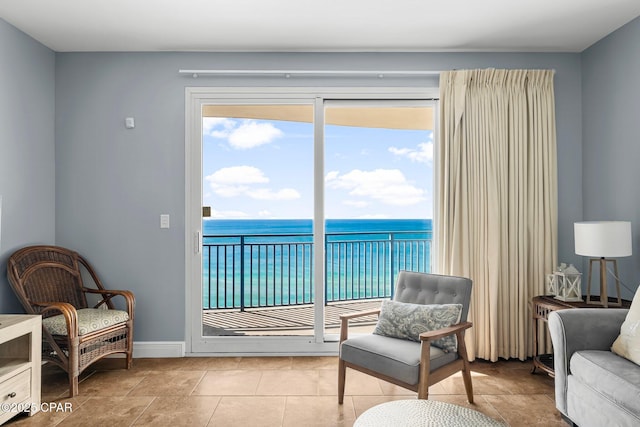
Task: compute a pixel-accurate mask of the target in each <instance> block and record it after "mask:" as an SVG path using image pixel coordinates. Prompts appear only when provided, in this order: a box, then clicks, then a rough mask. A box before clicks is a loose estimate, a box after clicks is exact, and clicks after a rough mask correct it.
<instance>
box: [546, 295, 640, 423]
mask: <svg viewBox="0 0 640 427" xmlns="http://www.w3.org/2000/svg"><path fill="white" fill-rule="evenodd" d="M627 312H628V310H627V309H617V308H616V309H602V308H576V309H568V310H560V311H555V312H552V313H550V314H549V331H550V333H551V341H552V343H553V353H554V369H555V392H556V393H555V397H556V407H557V408H558V410H559V411H560V412H562V414H563V415H564V416H565V417H566V418H568V420H567V421H570V422H573V423H575V424H577V425H579V426H580V427H589V426H597V427H603V426H616V427H617V426H636V427H637V426H640V366H638V365H636V364H635V363H633V362H631V361H629V360H627V359H625V358H622V357H620V356H618V355H616V354H615V353H612V352H611V351H610V350H611V345H612V344H613V341H615V339H616V338H617V337H618V335H619V334H620V326H621V325H622V322H624V319H625V317H626V315H627Z"/></svg>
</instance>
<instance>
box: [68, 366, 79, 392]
mask: <svg viewBox="0 0 640 427" xmlns="http://www.w3.org/2000/svg"><path fill="white" fill-rule="evenodd" d="M77 395H78V376H77V375H74V373H73V372H69V397H75V396H77Z"/></svg>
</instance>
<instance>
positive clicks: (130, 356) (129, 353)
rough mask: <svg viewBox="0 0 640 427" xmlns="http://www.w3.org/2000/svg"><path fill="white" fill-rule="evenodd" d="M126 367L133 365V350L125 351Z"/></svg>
mask: <svg viewBox="0 0 640 427" xmlns="http://www.w3.org/2000/svg"><path fill="white" fill-rule="evenodd" d="M125 363H126V366H125V367H126V368H127V369H131V366H132V365H133V352H132V351H127V357H126V362H125Z"/></svg>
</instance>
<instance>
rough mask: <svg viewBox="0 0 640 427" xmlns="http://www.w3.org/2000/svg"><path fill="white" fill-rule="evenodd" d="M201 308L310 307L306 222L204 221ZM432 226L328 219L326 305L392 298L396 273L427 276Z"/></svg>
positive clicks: (309, 236) (426, 221) (418, 221)
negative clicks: (412, 272) (407, 271)
mask: <svg viewBox="0 0 640 427" xmlns="http://www.w3.org/2000/svg"><path fill="white" fill-rule="evenodd" d="M203 235H204V237H203V308H205V309H215V308H247V307H273V306H282V305H297V304H309V303H311V302H313V301H314V300H315V296H314V256H313V223H312V221H311V220H215V219H213V220H205V221H203ZM431 240H432V221H431V220H430V219H395V220H382V219H366V220H356V219H347V220H327V221H326V228H325V280H324V281H325V283H324V288H325V291H324V294H325V295H324V300H325V301H324V302H325V303H329V302H333V301H344V300H354V299H368V298H382V297H389V296H391V293H392V290H393V284H394V283H395V277H396V276H397V273H398V271H399V270H411V271H423V272H429V271H430V270H431Z"/></svg>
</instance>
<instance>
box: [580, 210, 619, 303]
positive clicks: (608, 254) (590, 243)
mask: <svg viewBox="0 0 640 427" xmlns="http://www.w3.org/2000/svg"><path fill="white" fill-rule="evenodd" d="M573 231H574V235H575V250H576V254H577V255H582V256H588V257H591V259H590V260H589V279H588V282H587V304H600V305H602V306H604V307H608V306H609V305H611V306H622V299H621V297H620V280H619V279H618V263H617V262H616V260H615V259H613V258H619V257H627V256H631V222H629V221H584V222H576V223H574V225H573ZM594 263H599V264H600V300H599V301H597V300H594V301H592V300H591V271H592V268H593V264H594ZM608 263H611V264H612V265H613V271H614V276H615V279H616V292H617V302H614V303H609V296H608V294H607V264H608Z"/></svg>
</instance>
